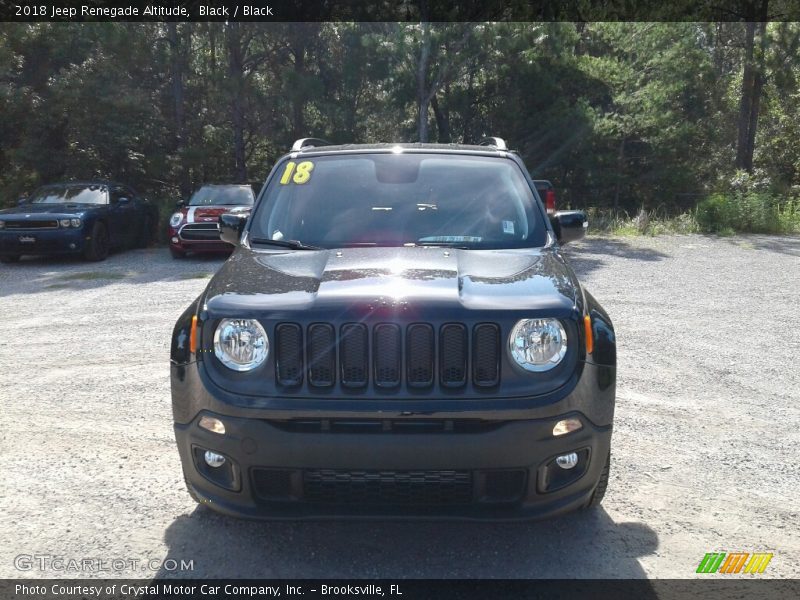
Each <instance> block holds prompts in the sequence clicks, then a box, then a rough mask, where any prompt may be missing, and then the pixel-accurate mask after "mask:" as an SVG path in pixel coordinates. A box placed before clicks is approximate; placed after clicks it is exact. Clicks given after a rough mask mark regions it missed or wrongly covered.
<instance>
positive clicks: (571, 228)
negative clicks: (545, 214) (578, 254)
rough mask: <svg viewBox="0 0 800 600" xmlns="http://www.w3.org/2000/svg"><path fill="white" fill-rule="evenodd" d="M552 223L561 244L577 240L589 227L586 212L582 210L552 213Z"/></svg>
mask: <svg viewBox="0 0 800 600" xmlns="http://www.w3.org/2000/svg"><path fill="white" fill-rule="evenodd" d="M550 223H551V225H552V226H553V229H554V230H555V232H556V239H558V243H559V244H566V243H568V242H575V241H577V240H579V239H581V238H583V236H584V235H586V230H587V229H588V228H589V221H587V220H586V213H585V212H583V211H582V210H562V211H559V212H557V213H555V214H554V215H550Z"/></svg>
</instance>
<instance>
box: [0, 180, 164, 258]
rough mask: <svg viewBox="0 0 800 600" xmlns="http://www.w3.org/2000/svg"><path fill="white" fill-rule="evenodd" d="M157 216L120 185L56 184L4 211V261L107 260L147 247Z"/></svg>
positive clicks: (0, 236)
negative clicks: (41, 257) (32, 257)
mask: <svg viewBox="0 0 800 600" xmlns="http://www.w3.org/2000/svg"><path fill="white" fill-rule="evenodd" d="M157 223H158V211H157V209H156V208H155V206H153V205H152V204H150V203H149V202H147V201H146V200H144V199H143V198H141V197H140V196H139V194H137V193H136V192H135V191H134V190H133V189H131V188H130V187H128V186H125V185H122V184H119V183H108V182H97V181H92V182H83V183H57V184H54V185H46V186H44V187H41V188H39V189H38V190H36V191H35V192H34V193H33V195H32V196H30V197H29V198H26V199H24V200H21V201H20V203H19V205H18V206H17V207H16V208H7V209H4V210H0V260H2V261H3V262H6V263H9V262H16V261H18V260H19V259H20V256H22V255H25V254H82V255H83V256H84V258H86V259H87V260H104V259H105V258H106V256H108V253H109V251H110V250H112V249H115V248H123V247H131V246H136V247H139V248H142V247H145V246H147V244H148V243H150V241H151V240H152V239H153V236H154V233H155V228H156V226H157Z"/></svg>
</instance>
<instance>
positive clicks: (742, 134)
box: [736, 22, 756, 171]
mask: <svg viewBox="0 0 800 600" xmlns="http://www.w3.org/2000/svg"><path fill="white" fill-rule="evenodd" d="M755 31H756V24H755V23H752V22H749V23H745V42H744V44H745V45H744V72H743V73H742V91H741V98H740V99H739V125H738V134H737V136H736V168H737V169H745V170H747V171H750V170H751V169H752V162H753V159H752V156H750V157H749V160H748V152H747V149H748V148H747V147H748V144H747V140H748V138H749V134H750V113H751V112H752V107H753V82H754V79H755V73H754V70H755V69H754V65H753V47H754V40H755Z"/></svg>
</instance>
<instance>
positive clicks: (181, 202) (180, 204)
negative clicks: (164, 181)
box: [175, 200, 186, 208]
mask: <svg viewBox="0 0 800 600" xmlns="http://www.w3.org/2000/svg"><path fill="white" fill-rule="evenodd" d="M184 206H186V200H178V201H177V202H176V203H175V208H183V207H184Z"/></svg>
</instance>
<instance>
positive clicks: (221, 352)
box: [214, 319, 269, 371]
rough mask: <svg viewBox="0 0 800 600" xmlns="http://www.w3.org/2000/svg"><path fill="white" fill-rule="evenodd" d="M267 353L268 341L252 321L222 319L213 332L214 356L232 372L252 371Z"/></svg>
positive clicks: (260, 363)
mask: <svg viewBox="0 0 800 600" xmlns="http://www.w3.org/2000/svg"><path fill="white" fill-rule="evenodd" d="M268 353H269V339H268V338H267V332H266V331H264V328H263V327H262V326H261V323H259V322H258V321H255V320H253V319H223V320H222V321H220V324H219V325H217V330H216V331H215V332H214V354H216V356H217V358H218V359H219V360H220V362H221V363H222V364H223V365H225V366H226V367H228V368H229V369H233V370H234V371H252V370H253V369H255V368H256V367H258V366H260V365H262V364H263V363H264V361H265V360H266V359H267V354H268Z"/></svg>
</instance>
